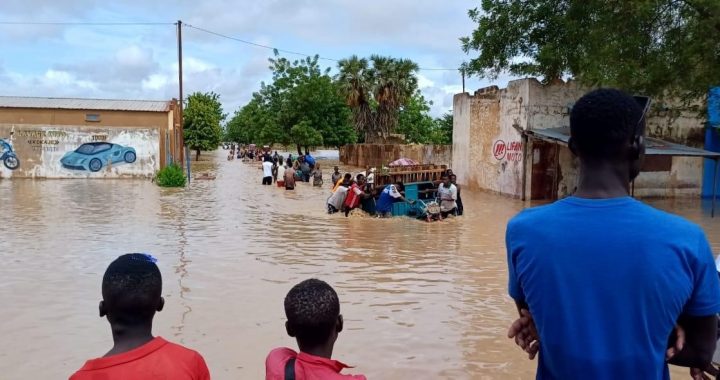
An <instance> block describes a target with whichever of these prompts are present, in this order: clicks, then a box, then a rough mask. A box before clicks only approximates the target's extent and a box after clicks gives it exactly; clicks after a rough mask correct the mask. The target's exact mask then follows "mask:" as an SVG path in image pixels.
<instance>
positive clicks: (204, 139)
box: [183, 92, 227, 159]
mask: <svg viewBox="0 0 720 380" xmlns="http://www.w3.org/2000/svg"><path fill="white" fill-rule="evenodd" d="M225 117H227V115H226V114H224V113H223V109H222V104H221V103H220V95H218V94H216V93H214V92H207V93H202V92H195V93H192V94H190V95H189V96H188V97H187V99H186V100H185V108H184V112H183V121H184V122H183V124H184V125H183V136H184V139H185V144H186V145H187V146H188V147H190V149H192V150H194V151H195V152H196V159H199V158H200V152H201V151H203V150H215V149H217V147H218V145H220V140H221V139H222V134H223V131H222V127H221V126H220V123H222V121H223V120H225Z"/></svg>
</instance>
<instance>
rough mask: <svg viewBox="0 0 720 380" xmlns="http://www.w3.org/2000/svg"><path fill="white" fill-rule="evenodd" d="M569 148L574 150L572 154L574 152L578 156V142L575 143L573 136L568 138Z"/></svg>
mask: <svg viewBox="0 0 720 380" xmlns="http://www.w3.org/2000/svg"><path fill="white" fill-rule="evenodd" d="M568 148H570V151H571V152H572V154H574V155H575V156H578V152H577V144H576V143H575V140H573V138H572V137H571V138H570V139H569V140H568Z"/></svg>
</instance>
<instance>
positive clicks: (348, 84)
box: [336, 55, 418, 143]
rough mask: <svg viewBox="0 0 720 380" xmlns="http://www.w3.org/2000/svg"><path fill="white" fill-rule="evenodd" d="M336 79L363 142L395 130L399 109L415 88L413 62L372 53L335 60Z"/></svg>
mask: <svg viewBox="0 0 720 380" xmlns="http://www.w3.org/2000/svg"><path fill="white" fill-rule="evenodd" d="M338 69H339V74H338V75H337V76H336V80H337V81H338V83H339V86H340V89H341V91H342V93H343V96H344V97H345V101H346V103H347V104H348V106H350V108H351V109H352V115H353V124H354V126H355V129H356V130H357V131H359V132H361V133H363V134H364V135H365V142H369V143H374V142H383V141H385V140H386V139H387V138H388V136H389V135H390V134H391V133H393V132H395V129H396V127H397V125H398V122H399V117H400V109H401V108H402V107H403V106H405V105H406V104H407V102H408V101H409V100H410V98H411V97H412V96H413V94H414V93H415V91H416V90H417V86H418V81H417V74H416V73H417V70H418V66H417V64H416V63H414V62H412V61H410V60H405V59H395V58H389V57H382V56H378V55H373V56H371V57H370V60H367V59H364V58H358V57H357V56H352V57H350V58H348V59H343V60H341V61H340V62H338Z"/></svg>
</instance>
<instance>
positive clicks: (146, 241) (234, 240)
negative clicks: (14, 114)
mask: <svg viewBox="0 0 720 380" xmlns="http://www.w3.org/2000/svg"><path fill="white" fill-rule="evenodd" d="M321 165H323V168H324V171H325V176H326V177H329V174H330V168H331V167H332V165H331V163H329V162H326V161H321ZM203 170H209V171H211V172H213V173H215V174H216V176H217V179H216V180H214V181H193V182H192V184H191V185H190V187H189V188H188V189H186V190H173V189H160V188H158V187H156V186H155V185H154V184H152V183H149V182H146V181H130V180H102V181H83V180H72V181H60V180H58V181H31V180H13V181H0V207H1V209H2V214H3V216H4V223H3V234H2V239H0V259H2V267H0V300H2V304H3V308H2V320H3V323H2V325H0V336H2V337H3V338H2V339H0V373H2V378H7V379H29V378H32V379H59V378H66V377H67V376H68V375H69V374H70V373H72V372H73V371H74V370H76V369H77V368H79V367H80V366H81V365H82V364H83V362H84V360H85V359H88V358H90V357H94V356H97V355H101V354H102V353H104V352H106V351H107V349H108V348H109V347H110V345H111V336H110V331H109V329H108V325H107V323H106V321H105V320H103V319H100V318H99V317H98V316H97V302H98V301H99V299H100V281H101V276H102V273H103V271H104V270H105V268H106V266H107V265H108V263H109V262H110V261H111V260H112V259H114V258H115V257H116V256H118V255H120V254H122V253H125V252H148V253H152V254H153V255H155V256H156V257H158V259H159V261H158V264H159V265H160V268H161V270H162V273H163V277H164V278H163V279H164V289H163V295H164V296H165V298H166V301H167V302H166V309H165V310H164V311H163V312H161V313H160V314H158V315H157V317H156V322H155V326H156V327H155V333H156V334H159V335H163V336H165V337H167V338H168V339H172V340H175V341H178V342H181V343H183V344H186V345H188V346H190V347H192V348H195V349H197V350H198V351H200V352H201V353H202V354H203V355H204V356H205V358H206V360H207V362H208V365H209V367H210V370H211V372H212V375H213V378H214V379H221V380H222V379H259V378H262V377H263V374H264V359H265V355H266V354H267V352H268V351H269V350H270V349H271V348H273V347H276V346H280V345H287V346H290V347H294V342H293V341H292V340H291V339H290V338H289V337H287V336H286V334H285V329H284V315H283V306H282V302H283V297H284V296H285V293H286V292H287V291H288V290H289V289H290V287H291V286H292V285H294V284H295V283H297V282H299V281H301V280H303V279H306V278H308V277H319V278H321V279H324V280H326V281H328V282H329V283H330V284H332V285H333V286H334V287H335V288H336V289H337V290H338V292H339V295H340V299H341V302H342V313H343V315H344V316H345V320H346V324H345V326H346V330H345V331H344V332H343V333H342V334H341V336H340V338H339V340H338V343H337V345H336V350H335V356H336V357H337V358H338V359H340V360H343V361H345V362H347V363H349V364H355V365H357V368H356V369H355V370H354V371H355V372H357V373H364V374H366V375H368V376H369V377H370V378H372V379H438V378H439V379H521V378H522V379H528V378H532V377H533V374H534V367H535V362H530V361H528V360H527V359H526V358H525V356H524V355H523V354H522V353H521V352H520V350H519V349H518V348H516V347H514V345H513V344H512V343H511V341H509V340H508V339H506V338H505V334H506V329H507V325H508V324H509V322H510V321H512V320H513V318H514V316H515V308H514V306H513V304H512V302H511V300H510V299H509V298H508V296H507V295H506V278H507V274H506V264H505V248H504V231H505V224H506V222H507V220H508V219H509V218H510V217H511V216H512V215H514V214H515V213H517V212H518V211H519V210H521V209H522V208H523V206H524V205H523V203H522V202H519V201H516V200H511V199H507V198H504V197H499V196H495V195H491V194H485V193H478V192H475V193H474V192H470V191H467V190H464V191H463V202H464V204H465V208H466V213H467V215H465V216H463V217H462V218H458V219H455V220H448V221H444V222H442V223H431V224H428V223H424V222H419V221H413V220H409V219H398V218H396V219H390V220H374V219H367V218H345V217H343V216H341V215H338V214H336V215H327V214H325V213H324V210H325V209H324V202H325V199H326V198H327V196H328V188H329V185H328V186H326V187H324V188H323V189H318V188H312V187H311V186H306V185H304V184H301V185H300V186H298V188H297V190H296V191H295V192H287V191H284V190H281V189H279V188H276V187H272V188H269V187H263V186H260V177H261V173H260V170H259V168H258V167H257V166H254V165H250V164H243V163H241V162H239V161H230V162H228V161H225V160H224V154H223V152H218V153H217V154H216V155H215V156H214V160H213V161H212V162H209V163H206V164H204V166H203ZM651 203H653V204H655V205H656V206H658V207H660V208H663V209H668V210H671V211H674V212H677V213H680V214H683V215H685V216H686V217H688V218H690V219H691V220H693V221H695V222H697V223H699V224H700V225H702V226H703V228H704V229H705V231H706V233H707V235H708V236H709V238H710V240H711V243H712V244H713V248H714V250H715V252H719V251H720V218H718V219H714V220H712V219H710V218H709V216H707V213H703V211H701V207H700V201H698V200H688V199H681V200H662V201H652V202H651ZM33 358H41V360H36V359H33ZM674 373H677V374H682V375H685V374H686V372H685V371H681V370H676V371H674Z"/></svg>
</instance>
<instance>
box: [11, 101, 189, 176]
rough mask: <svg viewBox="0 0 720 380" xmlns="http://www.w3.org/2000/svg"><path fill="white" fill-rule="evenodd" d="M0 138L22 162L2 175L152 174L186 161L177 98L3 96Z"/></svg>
mask: <svg viewBox="0 0 720 380" xmlns="http://www.w3.org/2000/svg"><path fill="white" fill-rule="evenodd" d="M0 139H4V140H6V141H10V142H11V144H12V147H13V150H14V151H15V154H16V155H17V158H18V160H19V161H20V166H19V167H18V168H16V169H14V170H10V169H9V168H8V167H6V165H3V163H0V178H10V177H30V178H124V177H151V176H153V175H154V174H155V172H156V171H157V170H159V169H160V168H162V167H164V166H166V165H168V164H169V163H172V162H178V161H179V162H182V159H183V149H182V146H183V140H182V126H181V125H180V123H179V109H178V102H177V100H175V99H173V100H169V101H145V100H106V99H70V98H32V97H14V96H0ZM0 154H1V153H0Z"/></svg>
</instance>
